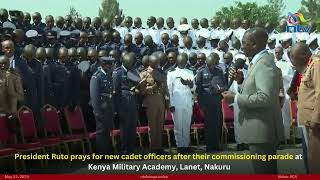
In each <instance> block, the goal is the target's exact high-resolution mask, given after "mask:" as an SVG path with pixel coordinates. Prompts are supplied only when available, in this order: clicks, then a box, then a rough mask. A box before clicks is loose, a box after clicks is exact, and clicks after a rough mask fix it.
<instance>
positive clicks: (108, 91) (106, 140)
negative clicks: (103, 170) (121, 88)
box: [90, 68, 114, 154]
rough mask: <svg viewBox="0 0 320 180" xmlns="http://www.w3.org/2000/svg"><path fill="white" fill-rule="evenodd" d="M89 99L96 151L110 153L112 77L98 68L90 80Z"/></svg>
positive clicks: (112, 107)
mask: <svg viewBox="0 0 320 180" xmlns="http://www.w3.org/2000/svg"><path fill="white" fill-rule="evenodd" d="M90 97H91V104H92V107H93V112H94V115H95V119H96V132H97V137H96V146H97V148H96V150H97V153H99V154H105V153H110V152H111V143H110V140H111V139H110V131H111V129H112V127H113V115H114V102H113V101H114V100H113V80H112V75H111V74H109V73H105V72H103V70H102V69H101V68H100V69H99V70H98V71H97V72H96V73H95V74H94V75H93V76H92V78H91V81H90Z"/></svg>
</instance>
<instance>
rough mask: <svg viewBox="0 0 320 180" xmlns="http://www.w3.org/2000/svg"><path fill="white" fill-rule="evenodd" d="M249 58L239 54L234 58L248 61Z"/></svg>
mask: <svg viewBox="0 0 320 180" xmlns="http://www.w3.org/2000/svg"><path fill="white" fill-rule="evenodd" d="M246 58H247V57H246V56H245V55H244V54H241V53H238V54H236V55H235V56H234V59H235V60H237V59H246Z"/></svg>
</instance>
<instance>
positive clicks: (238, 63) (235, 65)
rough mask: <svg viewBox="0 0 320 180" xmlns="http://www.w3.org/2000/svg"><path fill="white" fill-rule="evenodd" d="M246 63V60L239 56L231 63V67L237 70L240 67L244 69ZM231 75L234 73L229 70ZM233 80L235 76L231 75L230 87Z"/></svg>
mask: <svg viewBox="0 0 320 180" xmlns="http://www.w3.org/2000/svg"><path fill="white" fill-rule="evenodd" d="M245 64H246V60H245V59H241V58H239V59H237V60H236V61H235V62H234V63H233V64H232V65H231V68H230V69H234V70H235V71H237V70H238V69H242V68H243V67H244V65H245ZM231 76H232V74H230V71H229V77H231ZM233 81H234V78H233V77H231V78H230V81H229V83H228V89H229V88H230V87H231V85H232V83H233Z"/></svg>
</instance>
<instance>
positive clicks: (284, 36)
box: [279, 32, 292, 41]
mask: <svg viewBox="0 0 320 180" xmlns="http://www.w3.org/2000/svg"><path fill="white" fill-rule="evenodd" d="M289 39H292V33H288V32H286V33H282V34H281V35H280V36H279V40H280V41H288V40H289Z"/></svg>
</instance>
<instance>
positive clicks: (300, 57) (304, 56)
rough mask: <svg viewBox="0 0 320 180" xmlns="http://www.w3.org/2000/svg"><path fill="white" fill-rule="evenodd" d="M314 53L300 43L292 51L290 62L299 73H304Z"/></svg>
mask: <svg viewBox="0 0 320 180" xmlns="http://www.w3.org/2000/svg"><path fill="white" fill-rule="evenodd" d="M311 55H312V53H311V51H310V49H309V47H308V45H306V44H304V43H301V42H298V43H296V44H295V45H294V46H293V47H292V48H291V50H290V60H291V62H292V64H293V66H295V67H296V69H297V70H298V71H299V72H303V70H304V69H305V67H306V66H307V64H308V60H309V58H310V57H311Z"/></svg>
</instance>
